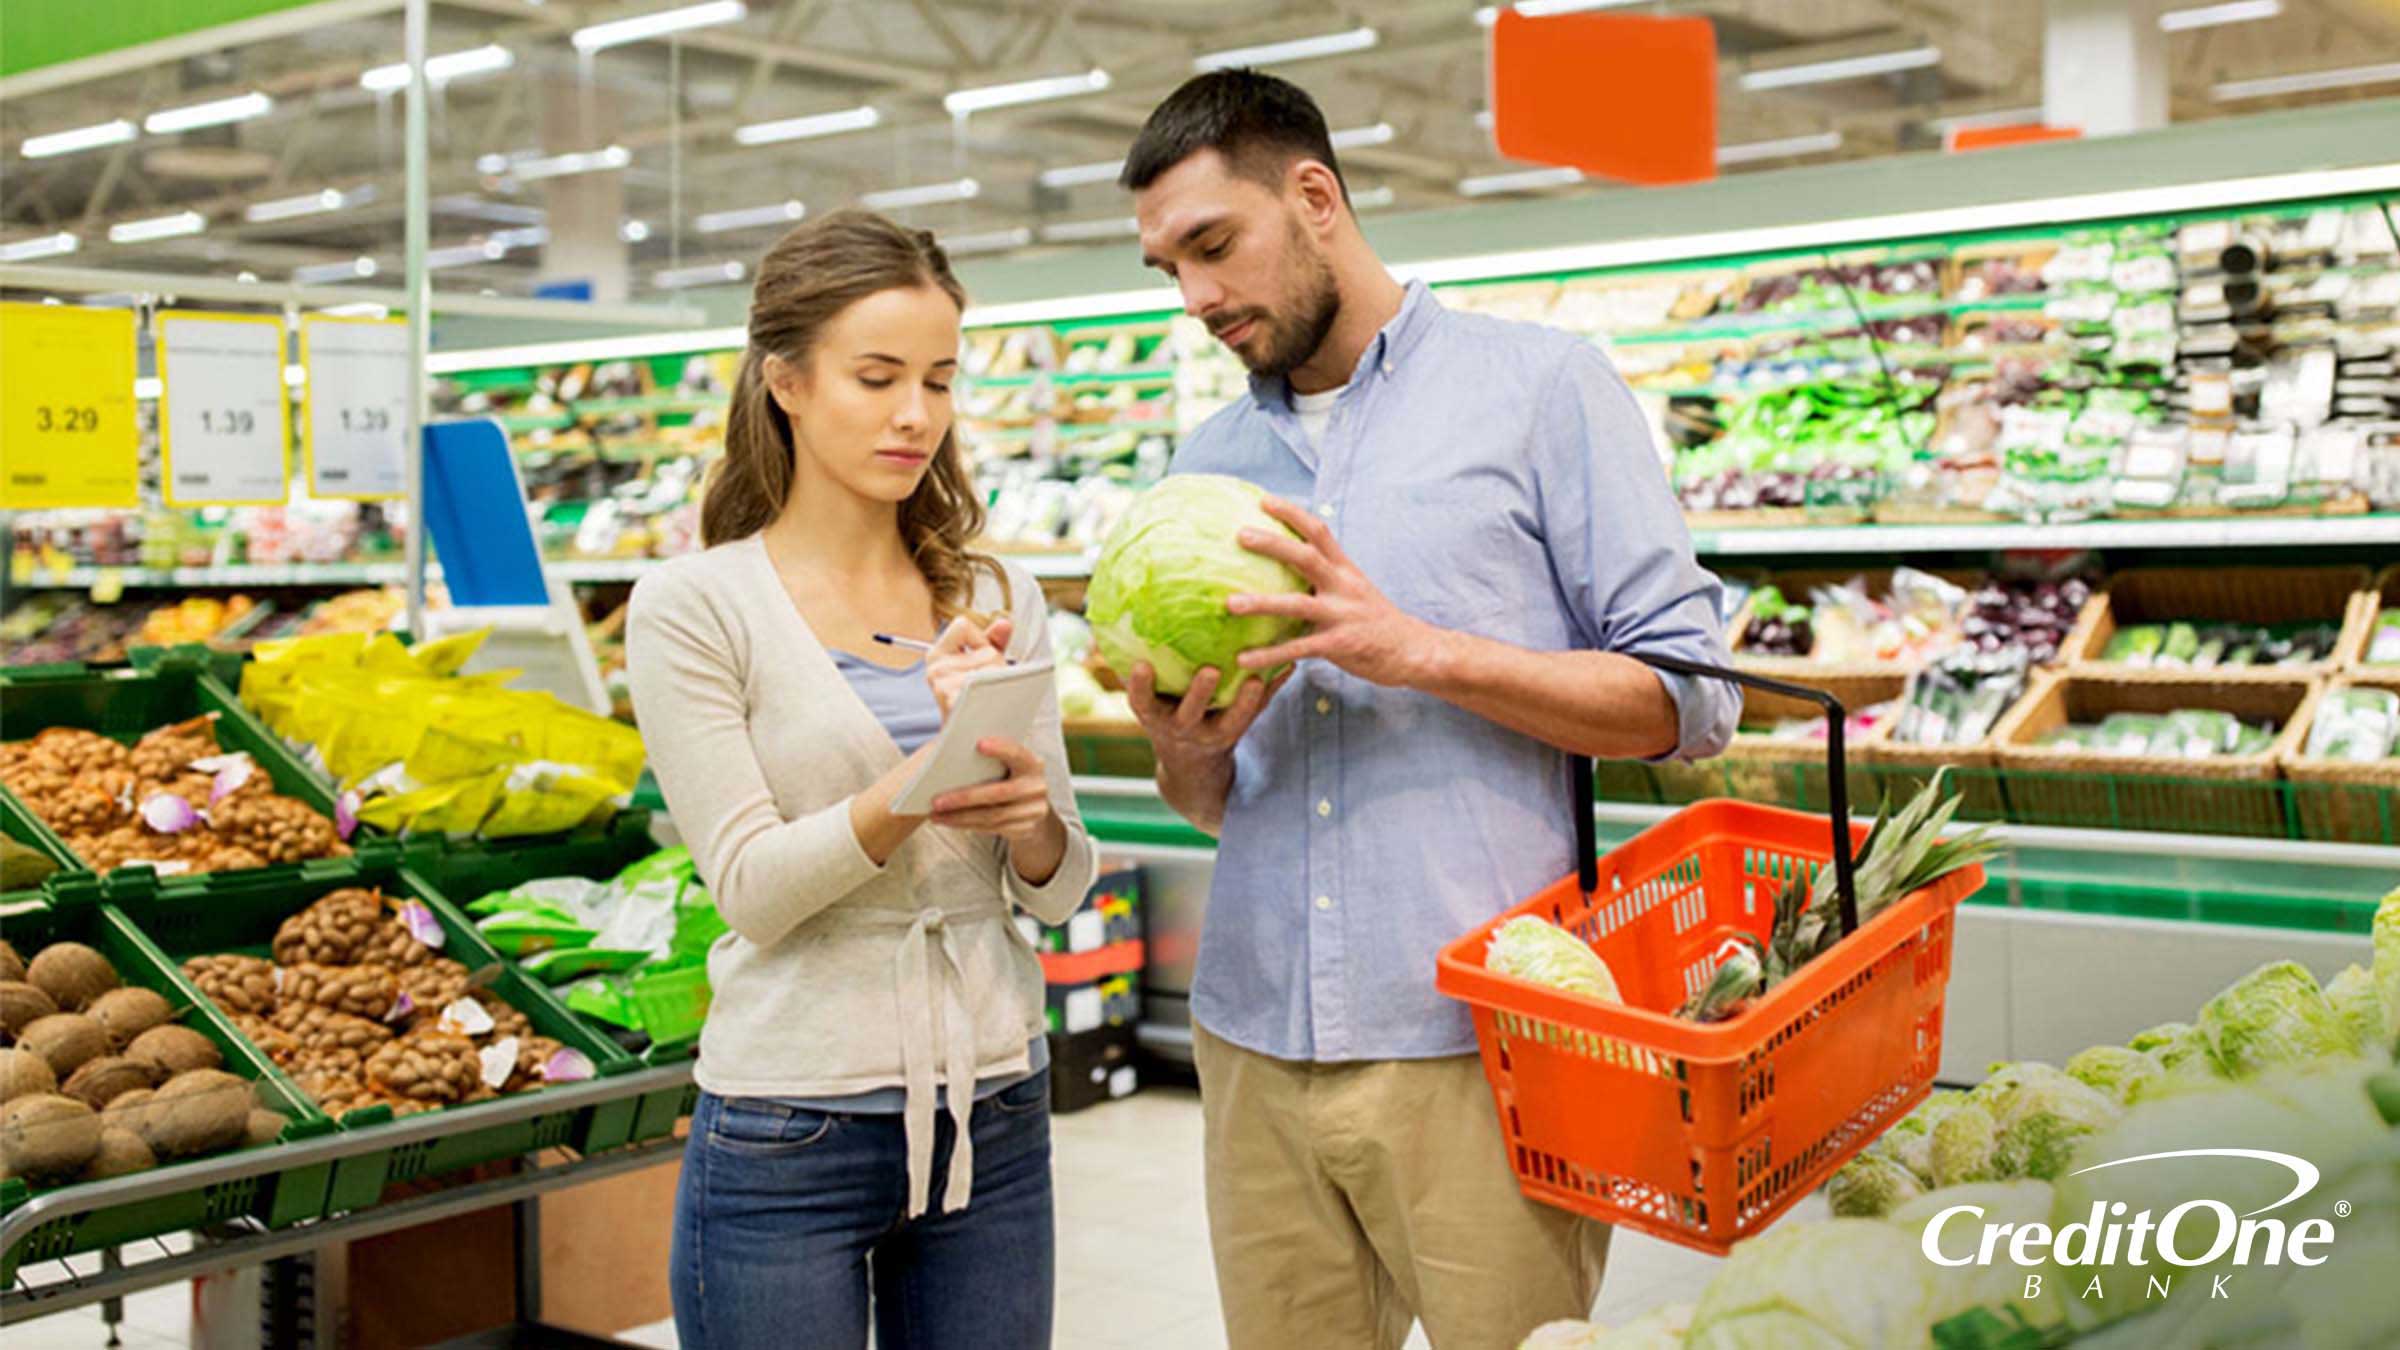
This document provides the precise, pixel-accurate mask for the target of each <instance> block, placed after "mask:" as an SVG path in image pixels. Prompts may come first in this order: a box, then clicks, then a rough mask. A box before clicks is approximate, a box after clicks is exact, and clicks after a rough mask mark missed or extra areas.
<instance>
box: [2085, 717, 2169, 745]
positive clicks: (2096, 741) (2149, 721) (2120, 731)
mask: <svg viewBox="0 0 2400 1350" xmlns="http://www.w3.org/2000/svg"><path fill="white" fill-rule="evenodd" d="M2165 725H2166V719H2165V718H2163V717H2159V716H2156V715H2154V714H2151V713H2110V714H2109V715H2108V716H2107V717H2105V718H2103V719H2101V722H2100V725H2099V726H2098V727H2097V728H2095V729H2094V730H2093V731H2092V733H2091V736H2090V739H2089V743H2090V745H2091V748H2092V749H2093V750H2095V751H2097V752H2099V753H2100V754H2103V755H2146V754H2148V753H2150V746H2151V743H2152V742H2154V741H2156V740H2157V739H2158V733H2159V731H2160V729H2161V728H2163V727H2164V726H2165Z"/></svg>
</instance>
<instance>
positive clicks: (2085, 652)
mask: <svg viewBox="0 0 2400 1350" xmlns="http://www.w3.org/2000/svg"><path fill="white" fill-rule="evenodd" d="M2366 585H2367V569H2365V568H2364V567H2355V566H2351V567H2140V568H2135V569H2133V570H2132V571H2129V572H2120V573H2118V574H2117V575H2116V576H2115V577H2113V578H2111V579H2110V580H2109V583H2108V585H2107V586H2106V587H2105V588H2103V589H2102V591H2101V593H2100V594H2099V595H2098V596H2097V597H2095V598H2094V600H2093V603H2092V604H2091V605H2090V606H2087V607H2086V609H2085V610H2084V616H2083V618H2082V620H2081V621H2080V622H2078V623H2077V624H2076V625H2075V631H2074V632H2072V633H2070V634H2068V635H2067V641H2066V645H2065V646H2064V647H2063V648H2062V649H2061V650H2060V652H2059V664H2060V665H2061V666H2064V667H2066V668H2067V669H2069V670H2070V671H2071V672H2072V673H2074V674H2077V675H2084V676H2092V677H2099V678H2107V679H2128V680H2158V681H2166V682H2169V683H2176V684H2190V683H2194V682H2200V683H2210V682H2217V681H2259V680H2263V681H2269V682H2274V681H2288V680H2306V679H2314V678H2316V677H2318V676H2321V675H2327V674H2331V673H2332V671H2333V669H2334V667H2335V664H2336V662H2337V660H2338V657H2339V653H2341V652H2342V651H2343V650H2345V649H2346V648H2347V647H2349V646H2351V645H2352V644H2363V642H2364V640H2365V638H2364V630H2363V629H2361V628H2359V626H2358V625H2359V624H2360V623H2361V622H2363V621H2362V620H2361V619H2360V618H2359V616H2358V615H2357V613H2356V606H2355V605H2354V603H2353V601H2354V598H2355V597H2356V596H2357V594H2358V593H2359V592H2360V591H2362V590H2364V589H2365V588H2366ZM2309 621H2315V622H2322V623H2330V624H2335V625H2338V626H2339V627H2340V628H2341V637H2340V640H2339V641H2338V642H2337V643H2336V644H2335V647H2334V653H2335V655H2333V656H2328V657H2327V658H2326V659H2324V660H2322V661H2313V662H2310V663H2308V664H2307V665H2295V666H2247V667H2213V668H2208V669H2195V668H2193V667H2189V666H2134V665H2127V664H2125V663H2123V662H2110V661H2104V660H2102V659H2101V658H2102V654H2103V653H2105V652H2106V651H2107V650H2108V644H2109V642H2110V640H2111V639H2113V638H2115V637H2116V635H2117V632H2118V630H2120V629H2123V628H2129V627H2132V626H2134V625H2136V624H2145V623H2152V624H2158V623H2180V622H2188V623H2195V624H2208V623H2242V624H2260V625H2265V624H2285V623H2300V622H2309Z"/></svg>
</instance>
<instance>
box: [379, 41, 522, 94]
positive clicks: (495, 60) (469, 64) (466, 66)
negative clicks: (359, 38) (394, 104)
mask: <svg viewBox="0 0 2400 1350" xmlns="http://www.w3.org/2000/svg"><path fill="white" fill-rule="evenodd" d="M516 63H517V58H516V54H515V53H513V52H511V51H510V50H509V49H508V48H506V47H502V46H499V45H496V44H495V45H492V46H488V47H470V48H468V49H467V50H465V51H463V52H445V53H443V54H442V55H440V56H437V57H434V58H433V59H431V60H429V61H427V62H426V63H425V79H426V82H427V83H429V84H444V83H447V82H448V81H451V80H455V79H458V78H460V77H461V76H465V75H488V74H490V73H491V72H493V71H495V70H506V69H508V68H509V67H510V66H513V65H515V64H516ZM358 87H359V88H361V89H371V90H373V91H374V92H376V93H378V94H389V93H393V92H395V91H398V90H401V89H406V88H407V87H408V63H407V62H406V61H401V62H397V63H395V64H392V65H388V66H377V67H375V68H374V69H373V70H370V71H368V72H367V73H365V74H364V75H361V76H359V77H358Z"/></svg>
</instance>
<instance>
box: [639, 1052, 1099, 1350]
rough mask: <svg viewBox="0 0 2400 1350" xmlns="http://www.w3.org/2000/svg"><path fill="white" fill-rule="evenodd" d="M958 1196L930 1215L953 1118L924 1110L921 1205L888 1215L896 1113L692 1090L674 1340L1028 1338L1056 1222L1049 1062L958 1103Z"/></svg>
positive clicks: (962, 1343) (674, 1280)
mask: <svg viewBox="0 0 2400 1350" xmlns="http://www.w3.org/2000/svg"><path fill="white" fill-rule="evenodd" d="M968 1128H969V1129H970V1130H972V1131H973V1133H974V1139H975V1192H974V1197H973V1199H972V1200H971V1201H970V1202H969V1203H968V1205H967V1207H966V1208H965V1209H963V1210H960V1211H958V1212H957V1213H955V1214H944V1213H942V1212H941V1207H942V1190H943V1182H944V1179H945V1176H946V1173H947V1171H948V1168H949V1166H950V1149H951V1146H952V1144H953V1142H954V1141H955V1139H956V1130H955V1127H954V1126H953V1125H952V1123H951V1120H950V1115H949V1113H948V1112H947V1111H944V1112H942V1113H941V1114H940V1115H938V1116H937V1117H935V1129H936V1131H937V1134H936V1136H935V1140H934V1153H933V1193H932V1204H931V1207H930V1208H929V1209H928V1210H927V1211H926V1212H925V1213H924V1214H923V1215H921V1216H919V1217H918V1218H915V1219H903V1218H902V1217H901V1215H902V1214H903V1213H905V1212H906V1210H907V1203H908V1149H907V1144H906V1141H905V1139H904V1136H903V1133H902V1125H901V1117H900V1116H899V1115H897V1114H881V1113H857V1114H854V1113H848V1112H825V1111H811V1110H806V1109H803V1108H799V1107H794V1106H788V1105H784V1104H782V1103H779V1102H777V1101H774V1100H773V1099H769V1098H743V1097H732V1098H728V1097H718V1096H716V1095H715V1094H713V1093H707V1094H703V1095H702V1096H701V1098H700V1106H699V1109H698V1110H697V1111H695V1112H694V1113H693V1116H692V1127H691V1137H690V1139H689V1141H688V1142H687V1143H686V1144H685V1146H684V1154H683V1179H682V1182H681V1184H680V1185H679V1186H678V1188H677V1190H676V1194H675V1239H674V1251H673V1255H672V1257H671V1258H670V1259H671V1261H672V1263H673V1264H672V1269H671V1276H670V1283H671V1284H672V1285H673V1287H674V1295H675V1334H676V1337H677V1339H678V1340H679V1341H680V1342H681V1343H682V1345H683V1347H684V1350H753V1347H773V1350H785V1348H786V1347H788V1348H789V1350H861V1348H862V1347H864V1346H865V1345H866V1343H867V1318H868V1316H869V1313H870V1310H871V1311H872V1314H873V1316H874V1319H875V1343H876V1345H877V1347H878V1348H879V1350H964V1348H965V1347H975V1350H1020V1348H1021V1350H1042V1347H1046V1346H1048V1345H1049V1344H1050V1319H1051V1296H1052V1292H1053V1290H1052V1284H1053V1277H1054V1275H1055V1273H1056V1266H1057V1254H1056V1234H1055V1231H1054V1229H1053V1227H1052V1220H1051V1198H1050V1075H1049V1073H1048V1071H1046V1070H1045V1071H1044V1072H1041V1073H1037V1074H1035V1075H1033V1076H1032V1077H1031V1078H1028V1079H1026V1080H1025V1081H1024V1082H1022V1083H1018V1084H1016V1085H1014V1086H1012V1087H1009V1088H1006V1089H1004V1090H1002V1091H1001V1092H998V1093H996V1094H994V1095H993V1096H990V1097H987V1098H985V1099H984V1100H982V1101H979V1102H977V1103H975V1109H974V1111H973V1113H972V1114H971V1115H970V1116H969V1118H968Z"/></svg>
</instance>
